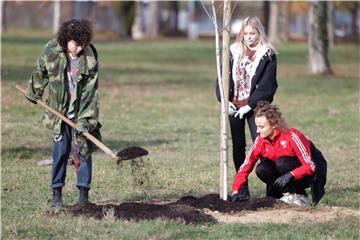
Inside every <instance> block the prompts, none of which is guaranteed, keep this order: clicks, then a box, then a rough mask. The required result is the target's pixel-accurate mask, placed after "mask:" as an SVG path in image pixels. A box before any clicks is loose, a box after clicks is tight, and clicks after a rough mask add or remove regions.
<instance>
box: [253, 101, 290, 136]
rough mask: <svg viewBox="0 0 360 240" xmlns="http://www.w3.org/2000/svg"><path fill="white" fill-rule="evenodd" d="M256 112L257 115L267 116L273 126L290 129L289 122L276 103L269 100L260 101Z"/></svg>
mask: <svg viewBox="0 0 360 240" xmlns="http://www.w3.org/2000/svg"><path fill="white" fill-rule="evenodd" d="M254 113H255V117H265V118H266V120H268V122H269V123H270V125H271V126H274V127H278V128H280V129H282V130H287V129H288V126H287V123H286V121H285V119H284V118H283V117H282V114H281V112H280V109H279V108H278V107H277V106H276V105H271V104H270V103H269V102H267V101H259V102H258V103H257V105H256V108H255V109H254Z"/></svg>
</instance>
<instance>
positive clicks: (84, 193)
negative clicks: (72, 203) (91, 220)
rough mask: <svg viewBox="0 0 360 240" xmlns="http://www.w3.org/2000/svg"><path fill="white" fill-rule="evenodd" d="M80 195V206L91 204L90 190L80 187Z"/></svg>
mask: <svg viewBox="0 0 360 240" xmlns="http://www.w3.org/2000/svg"><path fill="white" fill-rule="evenodd" d="M79 190H80V195H79V204H86V203H88V202H89V190H90V188H86V187H79Z"/></svg>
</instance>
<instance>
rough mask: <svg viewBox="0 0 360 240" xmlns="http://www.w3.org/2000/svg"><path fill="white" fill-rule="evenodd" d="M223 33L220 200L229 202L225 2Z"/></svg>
mask: <svg viewBox="0 0 360 240" xmlns="http://www.w3.org/2000/svg"><path fill="white" fill-rule="evenodd" d="M213 9H215V3H214V2H213ZM223 29H224V30H223V32H222V37H223V39H222V40H223V41H222V71H221V72H222V75H221V81H220V84H222V88H220V89H221V90H222V91H223V94H221V95H222V96H223V98H222V99H221V101H222V104H221V116H220V119H221V120H220V124H221V131H220V198H221V199H223V200H227V195H228V189H227V174H228V169H227V163H228V125H229V123H228V114H229V113H228V104H229V101H228V99H229V70H230V66H229V65H230V64H229V63H230V59H229V56H230V29H231V1H228V0H225V1H224V14H223Z"/></svg>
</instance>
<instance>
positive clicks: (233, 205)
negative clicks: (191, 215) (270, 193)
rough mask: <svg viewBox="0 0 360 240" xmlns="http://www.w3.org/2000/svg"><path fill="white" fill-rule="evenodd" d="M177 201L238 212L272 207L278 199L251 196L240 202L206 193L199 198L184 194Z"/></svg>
mask: <svg viewBox="0 0 360 240" xmlns="http://www.w3.org/2000/svg"><path fill="white" fill-rule="evenodd" d="M177 203H179V204H186V205H189V206H193V207H195V208H198V209H203V208H207V209H210V210H211V211H219V212H239V211H244V210H248V211H249V210H250V211H256V210H258V209H259V208H270V207H274V206H275V204H276V203H278V201H277V200H276V199H275V198H272V197H263V198H251V199H249V200H247V201H242V202H230V201H224V200H222V199H220V198H219V194H208V195H205V196H202V197H200V198H195V197H193V196H185V197H182V198H180V199H179V200H178V201H177Z"/></svg>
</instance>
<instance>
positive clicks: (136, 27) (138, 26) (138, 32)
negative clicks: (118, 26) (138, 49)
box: [131, 1, 144, 40]
mask: <svg viewBox="0 0 360 240" xmlns="http://www.w3.org/2000/svg"><path fill="white" fill-rule="evenodd" d="M142 19H143V16H142V5H141V2H140V1H136V2H135V18H134V23H133V25H132V27H131V38H132V39H134V40H139V39H142V38H143V37H144V31H143V27H144V26H143V25H142Z"/></svg>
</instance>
